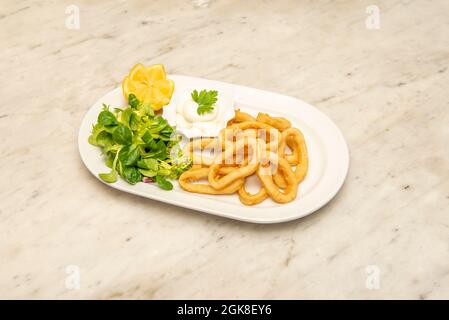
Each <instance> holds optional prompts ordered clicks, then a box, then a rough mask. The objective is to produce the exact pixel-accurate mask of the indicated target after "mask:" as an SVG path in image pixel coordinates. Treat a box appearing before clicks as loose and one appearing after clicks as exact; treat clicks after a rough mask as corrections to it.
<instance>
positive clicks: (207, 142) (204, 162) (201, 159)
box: [183, 138, 218, 167]
mask: <svg viewBox="0 0 449 320" xmlns="http://www.w3.org/2000/svg"><path fill="white" fill-rule="evenodd" d="M217 146H218V140H217V138H199V139H194V140H192V141H190V142H189V143H188V144H187V145H186V146H185V147H184V150H183V153H184V154H185V155H187V156H189V157H191V158H192V162H193V164H194V165H199V166H200V167H202V166H210V165H211V164H212V163H213V161H214V157H208V156H206V155H204V150H211V149H212V150H214V151H215V150H216V148H217ZM195 150H200V151H201V154H197V153H195V152H194V151H195Z"/></svg>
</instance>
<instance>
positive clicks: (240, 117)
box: [227, 109, 256, 126]
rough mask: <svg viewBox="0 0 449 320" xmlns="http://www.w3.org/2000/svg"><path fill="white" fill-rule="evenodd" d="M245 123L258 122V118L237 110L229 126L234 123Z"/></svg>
mask: <svg viewBox="0 0 449 320" xmlns="http://www.w3.org/2000/svg"><path fill="white" fill-rule="evenodd" d="M244 121H256V118H254V117H253V116H251V115H250V114H248V113H246V112H242V111H240V109H237V110H235V116H234V118H232V119H231V120H229V121H228V123H227V126H230V125H232V124H234V123H239V122H244Z"/></svg>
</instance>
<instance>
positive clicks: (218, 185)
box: [207, 163, 259, 190]
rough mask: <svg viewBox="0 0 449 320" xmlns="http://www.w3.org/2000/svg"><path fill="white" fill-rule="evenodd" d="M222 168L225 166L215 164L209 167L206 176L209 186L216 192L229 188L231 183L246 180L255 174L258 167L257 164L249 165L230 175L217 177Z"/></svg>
mask: <svg viewBox="0 0 449 320" xmlns="http://www.w3.org/2000/svg"><path fill="white" fill-rule="evenodd" d="M223 166H225V165H224V164H219V163H216V164H213V165H211V166H210V168H209V173H208V176H207V177H208V180H209V184H210V185H211V186H212V187H213V188H215V189H217V190H220V189H223V188H225V187H227V186H229V185H230V184H231V183H232V182H234V181H235V180H237V179H243V178H246V177H247V176H250V175H252V174H253V173H254V172H256V170H257V168H258V167H259V163H249V164H247V165H246V166H243V167H239V168H237V169H234V170H232V171H231V172H230V173H228V174H226V175H224V176H222V177H217V176H218V174H219V171H220V169H221V168H222V167H223Z"/></svg>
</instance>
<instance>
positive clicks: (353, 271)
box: [0, 0, 449, 299]
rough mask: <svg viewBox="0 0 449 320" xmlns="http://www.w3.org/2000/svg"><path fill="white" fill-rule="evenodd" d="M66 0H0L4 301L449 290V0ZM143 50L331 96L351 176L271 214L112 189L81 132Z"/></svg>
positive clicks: (147, 56)
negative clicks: (194, 207) (224, 211)
mask: <svg viewBox="0 0 449 320" xmlns="http://www.w3.org/2000/svg"><path fill="white" fill-rule="evenodd" d="M69 4H70V3H69V2H67V1H12V0H6V1H3V2H2V6H1V9H0V26H1V28H0V43H1V52H2V59H1V60H0V74H1V78H2V82H1V84H2V88H1V95H0V102H1V104H0V133H1V135H0V139H1V145H2V156H1V158H0V168H1V169H0V177H1V181H2V183H1V184H0V203H1V205H0V257H1V261H0V297H1V298H8V299H9V298H31V299H38V298H58V299H66V298H88V299H110V298H118V299H124V298H137V299H169V298H188V299H195V298H237V299H239V298H267V299H269V298H275V299H280V298H287V299H297V298H305V299H314V298H325V299H330V298H337V299H340V298H341V299H346V298H356V299H376V298H381V299H386V298H405V299H432V298H436V299H441V298H446V299H447V298H449V263H448V262H449V147H448V141H449V112H448V110H449V90H448V83H449V70H448V65H449V37H448V34H449V17H448V15H447V12H449V2H448V1H445V0H434V1H418V0H415V1H413V0H395V1H380V0H376V1H371V0H370V1H365V0H359V1H351V0H342V1H335V2H333V1H293V0H291V1H276V2H272V1H236V0H232V1H224V0H216V1H207V0H195V1H187V0H182V1H181V0H178V1H110V2H105V1H87V0H81V1H76V7H72V6H69ZM373 5H374V8H373ZM77 10H79V16H78V17H79V25H78V24H77V21H78V20H76V18H77V13H78V12H77ZM377 10H378V11H377ZM377 17H378V18H379V19H377ZM372 19H375V20H372ZM373 21H374V24H373ZM78 27H79V28H78ZM137 62H142V63H144V64H152V63H164V64H165V66H166V68H167V70H168V72H169V73H176V74H185V75H192V76H197V77H205V78H210V79H216V80H221V81H226V82H232V83H236V84H240V85H245V86H251V87H256V88H260V89H264V90H270V91H275V92H279V93H282V94H288V95H291V96H294V97H298V98H300V99H302V100H304V101H306V102H309V103H310V104H312V105H314V106H316V107H317V108H318V109H320V110H321V111H323V112H324V113H326V114H327V115H328V116H329V117H330V118H331V119H333V120H334V121H335V123H336V124H337V125H338V126H339V127H340V129H341V130H342V132H343V134H344V136H345V138H346V139H347V142H348V145H349V149H350V158H351V165H350V171H349V174H348V177H347V180H346V183H345V185H344V186H343V188H342V190H341V191H340V193H339V194H338V195H337V196H336V198H334V200H333V201H332V202H331V203H329V205H327V206H326V207H324V208H322V209H321V210H319V211H318V212H316V213H314V214H313V215H310V216H308V217H306V218H303V219H300V220H296V221H293V222H289V223H284V224H279V225H254V224H248V223H242V222H237V221H231V220H228V219H224V218H218V217H214V216H211V215H207V214H201V213H197V212H194V211H191V210H187V209H182V208H177V207H174V206H170V205H166V204H162V203H158V202H155V201H152V200H148V199H143V198H139V197H136V196H133V195H129V194H124V193H121V192H119V191H117V190H113V189H111V188H106V187H105V186H104V185H103V184H101V183H100V182H99V181H97V180H96V179H95V178H94V177H93V176H92V175H91V174H90V173H89V172H88V171H87V170H86V168H85V167H84V165H83V164H82V162H81V160H80V157H79V154H78V149H77V134H78V128H79V125H80V123H81V120H82V118H83V115H84V114H85V112H86V111H87V110H88V108H89V107H90V106H91V105H92V104H93V103H94V102H95V101H96V100H97V99H98V98H99V97H101V96H102V95H103V94H105V93H106V92H108V91H109V90H111V89H113V88H115V87H117V86H119V85H120V83H121V80H122V77H123V75H124V74H126V73H127V72H128V70H129V68H130V67H131V66H132V65H134V64H135V63H137Z"/></svg>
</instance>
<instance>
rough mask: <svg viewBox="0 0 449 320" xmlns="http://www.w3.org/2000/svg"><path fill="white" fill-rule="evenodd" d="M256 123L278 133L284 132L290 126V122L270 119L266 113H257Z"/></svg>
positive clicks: (276, 118) (274, 118) (275, 118)
mask: <svg viewBox="0 0 449 320" xmlns="http://www.w3.org/2000/svg"><path fill="white" fill-rule="evenodd" d="M256 120H257V121H259V122H263V123H266V124H268V125H270V126H272V127H273V128H276V129H278V130H279V131H284V130H286V129H288V128H290V127H291V126H292V124H291V122H290V121H288V120H287V119H285V118H280V117H272V116H270V115H268V114H267V113H262V112H259V114H258V115H257V119H256Z"/></svg>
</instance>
